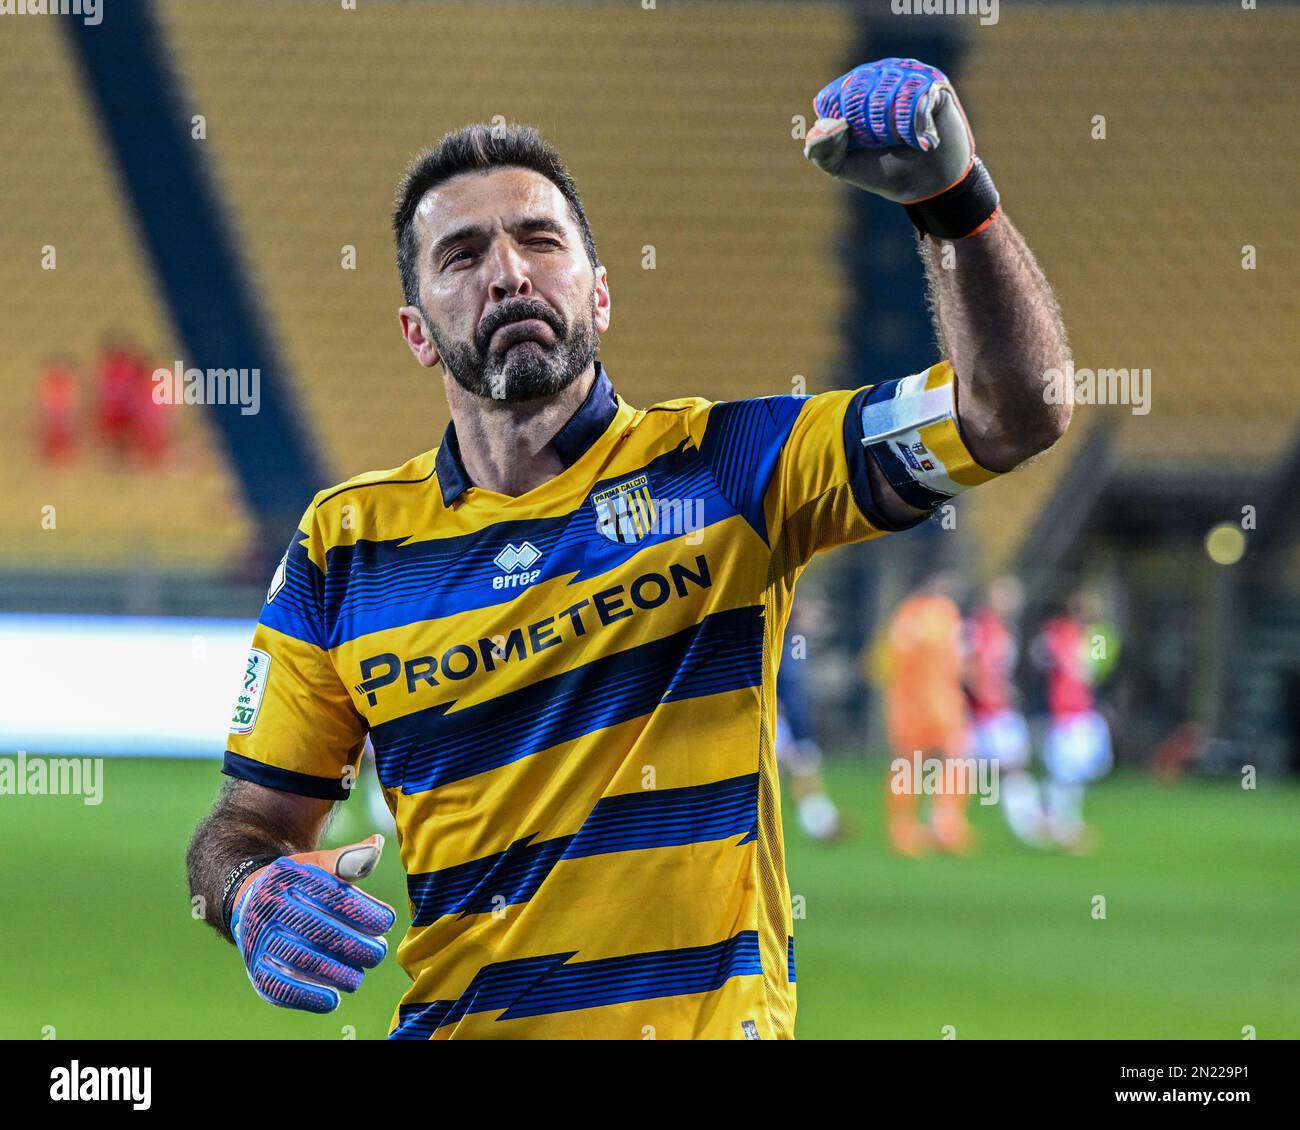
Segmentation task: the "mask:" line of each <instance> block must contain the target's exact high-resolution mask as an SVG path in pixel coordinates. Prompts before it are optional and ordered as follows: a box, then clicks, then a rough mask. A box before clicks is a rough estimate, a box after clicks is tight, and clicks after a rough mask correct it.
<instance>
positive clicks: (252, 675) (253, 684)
mask: <svg viewBox="0 0 1300 1130" xmlns="http://www.w3.org/2000/svg"><path fill="white" fill-rule="evenodd" d="M270 673H271V657H270V655H268V654H267V653H266V652H265V651H262V650H260V649H259V648H256V647H254V648H249V651H248V663H247V664H246V665H245V667H244V685H243V686H242V687H241V688H240V691H239V698H238V700H237V701H236V702H235V713H234V716H233V717H232V718H231V719H230V732H231V733H232V734H251V733H252V732H253V727H254V726H256V725H257V712H258V710H260V709H261V706H262V696H263V694H264V693H265V692H266V680H267V677H268V676H269V675H270Z"/></svg>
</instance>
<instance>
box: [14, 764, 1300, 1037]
mask: <svg viewBox="0 0 1300 1130" xmlns="http://www.w3.org/2000/svg"><path fill="white" fill-rule="evenodd" d="M828 778H829V780H830V784H831V787H832V791H833V793H834V795H835V796H836V798H837V800H838V801H839V802H840V803H841V805H842V806H843V808H844V809H845V810H846V811H847V812H848V813H849V814H850V816H851V819H852V820H853V821H855V822H856V824H857V826H858V835H857V837H856V838H855V839H853V840H851V841H849V842H846V843H841V844H836V845H833V846H829V847H826V846H820V845H817V844H814V843H811V842H809V841H808V840H807V839H806V838H805V837H804V836H803V835H802V834H801V833H800V831H799V829H798V828H797V826H796V824H795V821H794V819H793V816H792V813H791V812H790V811H789V808H788V806H787V812H786V842H787V846H788V851H789V871H790V884H791V889H792V892H793V893H794V894H795V895H796V896H801V901H802V905H803V908H804V916H803V918H801V919H800V920H798V921H797V922H796V924H795V936H796V941H795V956H796V963H797V968H798V984H799V1019H798V1028H797V1034H798V1036H799V1037H800V1038H802V1039H817V1038H854V1037H868V1038H910V1039H939V1038H940V1037H941V1036H942V1035H943V1034H944V1032H945V1029H946V1028H948V1027H949V1026H950V1027H951V1029H952V1030H954V1032H955V1035H956V1037H957V1038H958V1039H978V1038H1006V1037H1029V1038H1048V1039H1050V1038H1060V1037H1066V1038H1068V1037H1076V1038H1085V1039H1105V1038H1112V1037H1130V1038H1169V1039H1192V1038H1210V1039H1241V1038H1242V1030H1243V1028H1245V1027H1246V1026H1252V1027H1253V1028H1254V1029H1255V1031H1256V1033H1257V1035H1258V1037H1259V1038H1260V1039H1277V1038H1290V1039H1295V1038H1297V1037H1300V995H1298V994H1297V993H1296V984H1297V968H1296V967H1297V961H1296V954H1297V950H1296V938H1297V937H1300V899H1298V898H1297V881H1296V880H1297V876H1296V866H1297V860H1298V859H1300V853H1298V852H1297V846H1298V845H1297V841H1298V840H1300V824H1298V823H1297V821H1296V818H1295V816H1296V808H1297V800H1300V789H1298V788H1297V787H1296V786H1295V785H1294V784H1287V783H1282V782H1279V781H1276V780H1268V779H1264V780H1261V781H1260V782H1259V787H1258V788H1257V789H1256V790H1254V791H1246V790H1243V789H1241V788H1240V787H1238V786H1237V785H1236V784H1235V783H1234V782H1232V781H1226V782H1208V781H1185V782H1182V783H1180V784H1177V785H1173V786H1165V785H1160V784H1157V783H1155V782H1153V781H1151V780H1149V779H1147V778H1146V777H1143V776H1139V775H1137V774H1136V773H1127V774H1121V775H1118V776H1116V777H1114V778H1112V779H1110V780H1108V781H1106V782H1104V783H1102V784H1101V785H1100V786H1098V787H1096V788H1095V789H1094V790H1092V791H1091V793H1090V794H1089V797H1088V801H1087V817H1088V819H1089V821H1090V822H1092V823H1094V824H1095V825H1096V827H1097V829H1098V832H1099V843H1098V846H1097V849H1096V851H1095V853H1094V854H1093V855H1091V856H1089V857H1086V858H1075V857H1071V856H1065V855H1060V854H1039V853H1033V852H1030V851H1028V850H1027V849H1023V848H1021V847H1020V846H1019V845H1018V844H1016V843H1015V841H1014V840H1012V839H1011V837H1010V835H1009V834H1008V833H1007V832H1006V831H1005V830H1004V829H1003V827H1002V824H1001V819H1000V814H999V813H998V812H997V810H996V809H994V808H980V807H978V806H974V807H973V808H972V813H973V818H974V822H975V824H976V827H977V829H978V831H979V832H980V834H981V840H982V842H981V849H980V851H979V853H978V854H977V855H975V856H972V857H970V858H965V859H952V858H936V859H926V860H917V861H913V860H900V859H895V858H894V857H892V856H890V855H889V854H888V853H887V852H886V851H885V848H884V845H883V840H882V837H881V818H882V814H881V805H880V800H881V791H882V785H881V769H880V767H879V765H878V764H877V765H873V766H872V767H870V768H868V767H867V766H866V764H865V763H862V762H860V761H859V762H854V761H845V760H840V761H834V762H832V763H831V764H830V767H829V772H828ZM218 779H219V778H218V770H217V767H216V765H215V764H214V763H210V762H194V761H188V762H187V761H159V760H120V759H110V760H108V761H107V762H106V763H105V768H104V801H103V803H102V804H101V805H99V806H97V807H95V806H87V805H84V804H83V803H82V801H81V799H80V798H77V797H28V796H22V797H15V796H5V797H0V859H3V875H4V878H3V880H2V892H3V895H2V899H0V903H2V905H3V913H2V914H0V952H3V954H4V955H5V960H4V961H3V963H0V1037H3V1038H9V1039H14V1038H17V1039H40V1038H41V1037H42V1036H43V1035H54V1036H55V1037H57V1038H59V1039H78V1038H95V1039H109V1038H128V1039H131V1038H163V1039H179V1038H189V1037H208V1038H212V1037H217V1038H222V1037H243V1038H250V1037H251V1038H266V1039H278V1038H285V1037H289V1038H317V1039H340V1038H342V1037H344V1036H345V1035H349V1034H355V1036H356V1037H357V1038H359V1039H368V1038H379V1037H382V1036H383V1035H384V1034H385V1033H386V1031H387V1025H388V1019H389V1016H390V1014H391V1012H392V1008H393V1005H394V1002H395V1001H396V1000H397V998H398V997H399V996H400V994H401V992H402V991H403V988H404V986H405V984H406V978H405V975H404V974H403V973H402V972H401V970H400V969H399V968H398V966H397V964H396V961H395V960H394V959H393V956H392V954H390V956H389V959H388V960H387V961H386V962H385V963H384V965H383V966H381V967H380V968H379V969H377V970H375V971H373V972H371V973H370V974H369V975H368V976H367V978H366V983H365V984H364V985H363V986H362V989H361V991H360V992H359V993H358V994H356V996H355V997H345V999H344V1003H343V1005H342V1007H341V1008H340V1009H339V1010H338V1011H337V1012H336V1013H334V1014H331V1015H329V1016H324V1017H318V1016H308V1015H299V1014H294V1013H291V1012H287V1011H284V1010H281V1009H275V1008H272V1007H271V1006H269V1005H266V1004H264V1003H262V1002H261V1001H260V1000H259V999H258V998H257V997H256V996H255V995H254V993H253V990H252V987H251V986H250V985H249V984H248V982H247V979H246V977H245V975H244V970H243V967H242V965H241V964H240V962H239V960H238V959H237V957H236V955H235V953H234V951H233V950H232V949H231V948H230V947H229V946H227V945H225V944H224V943H222V942H220V941H218V939H217V938H216V936H215V935H214V934H212V933H211V931H209V930H208V928H207V927H206V926H204V925H203V924H202V923H201V922H199V921H196V920H194V919H193V918H192V917H191V913H190V906H189V897H188V893H187V891H186V888H185V877H184V851H185V845H186V842H187V840H188V837H189V834H190V831H191V830H192V829H193V827H194V825H195V823H196V822H197V821H198V819H199V818H200V817H201V816H202V815H203V813H204V812H205V811H206V810H207V808H208V807H209V805H210V804H211V801H212V799H213V797H214V796H215V794H216V790H217V786H218ZM352 805H355V806H356V810H355V811H348V812H346V813H345V814H344V815H341V816H340V817H339V819H338V820H337V821H336V824H335V826H334V827H333V829H332V830H331V835H330V838H331V841H332V842H345V841H342V840H340V839H339V837H340V836H341V835H342V836H349V837H350V836H351V834H353V833H356V834H357V835H362V834H365V833H366V832H367V831H368V829H367V828H366V827H365V824H364V820H363V819H362V812H361V808H362V805H361V803H360V801H359V799H354V800H352V801H351V802H349V804H348V805H345V806H344V808H345V809H348V808H350V807H351V806H352ZM389 846H390V850H389V851H388V852H387V853H386V855H385V858H384V861H383V863H382V864H381V867H380V870H379V872H377V874H376V875H375V876H374V877H372V879H371V880H370V881H368V883H367V884H366V886H367V889H369V890H371V891H373V892H374V893H375V894H377V895H378V896H379V897H381V898H384V899H387V900H388V901H389V902H391V903H393V905H395V906H397V907H399V908H400V912H399V919H398V922H399V929H395V930H394V933H393V934H392V935H391V936H390V944H391V945H392V946H393V947H394V948H395V946H396V940H397V938H398V937H399V936H400V926H401V923H402V921H403V918H404V912H405V906H406V902H405V896H404V888H403V883H402V874H401V869H400V866H399V863H398V860H397V853H396V851H395V850H392V849H394V848H395V847H396V845H395V844H393V843H390V845H389ZM1098 895H1100V896H1103V897H1104V898H1105V901H1106V908H1105V909H1106V916H1105V918H1104V919H1099V918H1095V917H1094V911H1093V907H1094V899H1095V897H1096V896H1098Z"/></svg>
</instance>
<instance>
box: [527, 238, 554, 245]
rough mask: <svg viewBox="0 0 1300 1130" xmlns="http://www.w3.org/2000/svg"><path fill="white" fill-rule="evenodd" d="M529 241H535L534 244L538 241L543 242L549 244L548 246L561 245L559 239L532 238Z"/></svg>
mask: <svg viewBox="0 0 1300 1130" xmlns="http://www.w3.org/2000/svg"><path fill="white" fill-rule="evenodd" d="M528 242H529V243H534V244H536V243H541V244H544V245H545V246H547V247H559V246H560V241H559V240H558V239H530V240H529V241H528Z"/></svg>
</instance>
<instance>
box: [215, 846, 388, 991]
mask: <svg viewBox="0 0 1300 1130" xmlns="http://www.w3.org/2000/svg"><path fill="white" fill-rule="evenodd" d="M383 847H384V838H383V836H380V835H374V836H371V837H370V839H368V840H364V841H362V842H361V843H358V844H349V845H348V846H347V847H341V848H334V849H332V850H330V851H308V852H302V853H300V854H298V855H282V856H280V857H279V858H278V859H274V860H271V861H269V862H265V861H264V860H260V859H259V860H251V861H248V863H247V865H248V869H249V874H248V875H247V876H246V877H243V876H238V877H236V876H234V875H232V878H236V880H237V886H236V889H235V891H234V894H233V897H231V898H229V899H228V902H229V904H230V907H231V909H230V933H231V936H232V937H233V938H234V939H235V945H236V946H238V947H239V952H240V954H241V955H242V956H243V958H244V964H245V966H247V968H248V979H249V980H250V981H252V982H253V988H255V989H256V990H257V992H258V995H259V996H261V997H262V998H263V999H264V1000H268V1001H270V1002H271V1003H272V1004H275V1005H279V1006H280V1007H282V1008H298V1009H303V1010H305V1011H307V1012H332V1011H333V1010H334V1009H335V1008H337V1007H338V1004H339V1000H340V997H339V993H340V991H341V992H345V993H351V992H355V991H356V989H357V987H358V986H359V985H360V984H361V979H362V977H364V976H365V973H364V970H366V969H373V968H374V967H375V966H376V965H378V964H379V963H380V962H381V961H383V959H384V956H385V955H386V954H387V953H388V943H387V942H386V941H385V940H384V934H386V933H387V932H388V931H389V930H390V929H392V926H393V922H394V920H395V919H396V915H395V914H394V912H393V908H392V907H391V906H389V905H388V904H387V903H384V902H380V901H379V900H378V899H376V898H372V897H371V896H370V895H368V894H366V893H365V891H362V890H360V889H359V888H357V887H354V886H353V885H352V882H353V880H356V879H364V878H365V877H366V876H367V875H369V874H370V873H371V872H372V871H373V870H374V869H375V864H377V863H378V862H379V854H380V852H381V851H382V850H383ZM259 862H264V864H265V865H264V866H260V867H256V868H255V869H254V866H252V865H255V864H256V863H259ZM231 885H235V884H231Z"/></svg>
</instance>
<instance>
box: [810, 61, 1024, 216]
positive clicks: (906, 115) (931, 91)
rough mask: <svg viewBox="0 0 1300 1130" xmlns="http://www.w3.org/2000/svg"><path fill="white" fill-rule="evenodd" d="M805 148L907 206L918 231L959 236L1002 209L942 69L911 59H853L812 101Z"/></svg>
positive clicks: (826, 166)
mask: <svg viewBox="0 0 1300 1130" xmlns="http://www.w3.org/2000/svg"><path fill="white" fill-rule="evenodd" d="M813 108H814V109H815V110H816V112H817V121H816V123H815V124H814V125H813V127H812V129H811V130H809V131H808V135H807V137H806V138H805V139H804V156H805V157H807V158H808V160H810V161H811V162H812V163H813V164H814V165H816V166H817V167H818V168H819V169H821V170H822V171H823V172H826V173H829V174H830V175H831V176H833V177H838V178H839V179H840V180H843V181H845V182H847V183H848V184H851V185H854V186H856V187H857V188H861V189H864V190H865V191H867V192H874V193H875V194H876V195H877V196H883V197H884V198H885V199H886V200H892V201H893V202H894V203H896V204H902V205H904V206H905V207H906V208H907V213H908V215H909V216H910V217H911V219H912V223H913V224H915V225H916V227H917V230H918V231H920V232H922V233H923V234H930V235H934V236H937V237H938V238H940V239H963V238H965V237H966V236H970V235H975V234H976V233H977V232H980V231H983V230H984V228H986V227H987V226H988V225H989V224H990V223H992V222H993V220H994V219H996V217H997V215H998V212H999V200H998V193H997V189H995V188H994V187H993V181H992V179H991V178H990V177H989V174H988V172H987V170H986V169H985V168H984V163H983V162H982V161H981V160H980V159H979V158H978V157H976V156H975V137H974V135H973V134H972V133H971V129H970V124H969V123H968V122H967V121H966V114H965V112H964V111H963V110H962V108H961V103H960V102H958V101H957V94H956V92H955V91H954V90H953V88H952V84H951V83H950V82H949V81H948V77H947V76H946V75H945V74H944V73H943V72H942V71H939V70H936V69H935V68H934V67H930V66H926V64H925V63H922V62H919V61H918V60H916V59H880V60H877V61H876V62H874V63H864V64H863V65H862V66H860V67H854V69H853V70H851V71H849V72H848V73H847V74H843V75H840V77H839V78H837V79H836V80H835V81H834V82H831V83H829V84H828V85H826V86H825V87H823V88H822V90H821V93H819V94H818V95H817V97H816V98H815V99H814V100H813Z"/></svg>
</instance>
